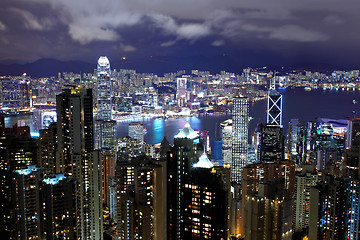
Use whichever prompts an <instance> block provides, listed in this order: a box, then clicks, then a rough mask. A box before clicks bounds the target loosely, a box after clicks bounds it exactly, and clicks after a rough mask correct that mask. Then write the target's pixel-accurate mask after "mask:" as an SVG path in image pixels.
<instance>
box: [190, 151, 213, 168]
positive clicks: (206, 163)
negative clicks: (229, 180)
mask: <svg viewBox="0 0 360 240" xmlns="http://www.w3.org/2000/svg"><path fill="white" fill-rule="evenodd" d="M193 167H194V168H213V167H214V164H212V162H210V160H209V158H208V157H207V156H206V153H203V154H201V156H200V158H199V161H198V162H197V163H195V164H194V165H193Z"/></svg>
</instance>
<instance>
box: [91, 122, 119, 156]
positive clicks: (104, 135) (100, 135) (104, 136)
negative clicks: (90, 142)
mask: <svg viewBox="0 0 360 240" xmlns="http://www.w3.org/2000/svg"><path fill="white" fill-rule="evenodd" d="M94 132H95V134H96V135H95V149H104V150H110V149H111V150H115V148H116V121H114V120H96V121H95V131H94Z"/></svg>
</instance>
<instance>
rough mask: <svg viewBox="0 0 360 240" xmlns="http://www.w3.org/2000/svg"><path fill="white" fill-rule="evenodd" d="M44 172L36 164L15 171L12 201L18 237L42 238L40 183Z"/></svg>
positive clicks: (22, 238) (21, 238) (21, 239)
mask: <svg viewBox="0 0 360 240" xmlns="http://www.w3.org/2000/svg"><path fill="white" fill-rule="evenodd" d="M43 174H44V173H43V171H42V170H41V169H40V168H38V167H36V166H34V165H31V166H28V167H26V168H23V169H21V170H16V171H15V172H14V177H13V181H12V186H13V190H12V201H13V204H14V213H13V214H14V218H15V220H16V222H15V223H16V232H15V234H16V239H20V240H25V239H41V214H40V194H39V184H40V180H41V178H42V176H43Z"/></svg>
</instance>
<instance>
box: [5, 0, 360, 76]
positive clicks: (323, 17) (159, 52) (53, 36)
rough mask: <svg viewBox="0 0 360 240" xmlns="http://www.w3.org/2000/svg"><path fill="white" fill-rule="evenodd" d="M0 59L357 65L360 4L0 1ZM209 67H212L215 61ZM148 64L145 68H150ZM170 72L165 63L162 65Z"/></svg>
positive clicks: (182, 65) (141, 63)
mask: <svg viewBox="0 0 360 240" xmlns="http://www.w3.org/2000/svg"><path fill="white" fill-rule="evenodd" d="M0 7H1V8H0V9H1V10H0V16H1V17H0V32H1V37H0V45H1V46H3V47H2V48H1V50H0V61H1V62H3V63H10V62H21V63H26V62H33V61H36V60H38V59H43V58H52V59H59V60H63V61H69V60H80V61H85V62H89V63H91V62H94V61H95V60H96V59H97V58H98V57H99V56H103V55H106V56H108V57H109V60H110V62H112V63H114V64H115V65H119V66H122V65H125V66H129V67H131V68H135V69H138V68H141V67H143V68H144V70H143V71H145V70H147V69H146V68H145V67H144V64H146V63H149V62H150V63H152V64H151V67H152V68H156V67H158V68H160V65H162V66H164V68H165V67H167V68H172V69H170V70H173V69H174V68H175V67H177V69H182V68H186V67H187V66H189V65H191V64H192V65H194V66H195V67H196V68H200V67H202V68H203V69H204V70H212V69H211V68H213V67H216V66H218V65H221V66H224V67H227V68H229V69H225V70H232V71H234V70H236V69H237V68H240V66H241V67H247V66H252V67H259V66H264V65H270V66H273V67H281V66H293V67H297V66H319V67H324V66H331V67H334V66H338V67H340V68H356V67H358V66H359V64H358V61H357V57H356V56H358V55H359V53H360V49H359V47H358V44H357V43H358V40H359V38H360V31H359V30H358V29H357V28H353V27H351V23H354V22H358V21H359V16H358V14H357V11H356V9H358V8H359V3H358V2H357V1H353V0H350V1H347V2H346V4H340V3H338V2H336V1H333V0H332V1H322V0H321V1H317V2H316V3H313V2H310V1H302V2H288V1H281V0H278V1H270V2H269V1H264V2H262V1H261V2H253V1H241V2H239V1H223V2H221V3H217V2H215V1H211V0H207V1H205V0H204V1H199V2H197V3H193V2H190V1H175V2H172V4H168V3H166V2H164V1H160V0H158V1H150V2H146V3H140V2H124V1H116V2H115V1H112V0H107V1H106V3H105V4H102V3H99V2H97V1H87V2H86V3H83V2H76V3H74V2H72V1H57V2H49V1H46V0H40V1H39V0H37V1H35V0H34V1H28V2H26V3H25V2H23V1H8V0H6V1H2V2H1V3H0ZM206 66H208V68H206ZM141 70H142V69H141ZM163 71H165V70H163Z"/></svg>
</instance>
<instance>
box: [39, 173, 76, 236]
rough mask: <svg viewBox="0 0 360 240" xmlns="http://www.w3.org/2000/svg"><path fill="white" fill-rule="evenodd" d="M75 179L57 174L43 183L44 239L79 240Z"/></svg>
mask: <svg viewBox="0 0 360 240" xmlns="http://www.w3.org/2000/svg"><path fill="white" fill-rule="evenodd" d="M76 185H77V181H76V179H75V178H73V177H66V176H65V175H64V174H56V175H54V176H53V177H50V178H45V179H43V180H42V181H41V188H40V198H41V204H40V208H41V222H42V224H41V225H42V234H43V236H44V239H53V240H55V239H59V238H61V239H69V240H76V239H79V238H80V236H78V233H77V230H78V225H79V223H80V222H79V221H80V216H79V212H78V208H77V206H76V199H77V196H76Z"/></svg>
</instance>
